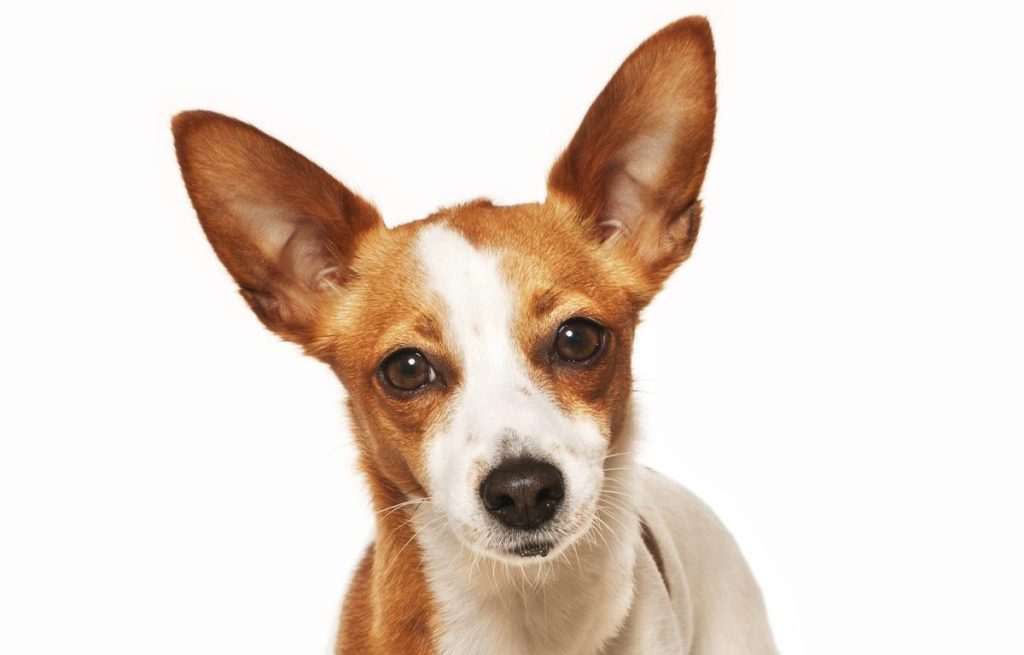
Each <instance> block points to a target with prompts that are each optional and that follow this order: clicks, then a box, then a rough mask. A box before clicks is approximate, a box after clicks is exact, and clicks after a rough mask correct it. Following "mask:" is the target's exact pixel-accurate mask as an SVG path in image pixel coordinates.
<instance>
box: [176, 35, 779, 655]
mask: <svg viewBox="0 0 1024 655" xmlns="http://www.w3.org/2000/svg"><path fill="white" fill-rule="evenodd" d="M715 113H716V94H715V52H714V44H713V41H712V36H711V30H710V27H709V25H708V23H707V21H706V20H705V19H704V18H701V17H690V18H685V19H683V20H680V21H677V22H675V23H672V24H671V25H668V26H667V27H665V28H664V29H662V30H661V31H659V32H658V33H656V34H654V35H653V36H652V37H650V38H649V39H648V40H647V41H645V42H644V43H643V44H642V45H640V47H639V48H637V49H636V50H635V51H634V52H633V53H632V54H631V55H630V56H629V57H628V58H627V59H626V61H625V62H624V63H623V64H622V66H621V67H620V68H619V70H618V71H617V72H616V73H615V75H614V76H613V77H612V79H611V81H610V82H609V83H608V85H607V86H606V87H605V88H604V90H603V91H602V92H601V93H600V95H599V96H598V97H597V99H596V100H595V101H594V103H593V105H592V106H591V107H590V109H589V111H588V112H587V114H586V116H585V117H584V119H583V122H582V124H581V126H580V127H579V130H578V131H577V132H576V134H575V136H573V138H572V140H571V142H570V143H569V145H568V147H567V148H566V150H565V151H564V153H563V154H562V155H561V156H560V157H559V159H558V160H557V161H556V162H555V164H554V166H553V168H552V169H551V171H550V174H549V177H548V195H547V198H546V200H545V201H544V202H543V203H534V204H523V205H515V206H497V205H494V204H493V203H491V202H490V201H487V200H475V201H471V202H467V203H465V204H462V205H458V206H454V207H449V208H446V209H442V210H440V211H438V212H436V213H435V214H433V215H430V216H428V217H426V218H424V219H422V220H418V221H414V222H411V223H406V224H404V225H399V226H397V227H394V228H390V229H389V228H387V227H386V226H385V225H384V223H383V221H382V219H381V217H380V215H379V214H378V212H377V210H376V209H375V208H374V207H373V205H371V204H370V203H369V202H367V201H366V200H364V199H363V198H361V197H359V196H358V195H356V194H355V193H353V192H352V191H350V190H349V189H348V188H347V187H345V186H344V185H342V184H341V183H339V182H338V181H336V180H335V179H334V178H332V177H331V176H330V175H329V174H328V173H326V172H325V171H324V170H323V169H322V168H320V167H319V166H317V165H316V164H314V163H312V162H311V161H309V160H308V159H306V158H305V157H303V156H302V155H300V154H298V153H297V152H296V151H294V150H292V149H290V148H289V147H288V146H286V145H284V144H282V143H281V142H279V141H277V140H275V139H273V138H272V137H270V136H268V135H266V134H264V133H262V132H260V131H259V130H257V129H256V128H254V127H252V126H250V125H247V124H245V123H242V122H240V121H237V120H235V119H232V118H229V117H226V116H222V115H219V114H215V113H212V112H207V111H188V112H183V113H181V114H179V115H177V116H176V117H175V118H174V119H173V123H172V128H173V134H174V139H175V148H176V151H177V156H178V162H179V164H180V167H181V173H182V176H183V177H184V181H185V186H186V188H187V190H188V193H189V196H190V197H191V200H192V203H193V205H194V207H195V210H196V212H197V214H198V216H199V220H200V222H201V224H202V227H203V229H204V231H205V233H206V235H207V237H208V239H209V242H210V244H211V245H212V246H213V249H214V250H215V251H216V254H217V255H218V257H219V258H220V260H221V261H222V262H223V264H224V266H225V267H226V268H227V270H228V272H229V273H230V274H231V276H232V277H233V278H234V280H235V281H236V282H237V284H238V286H239V288H240V292H241V295H242V297H243V298H244V299H245V301H246V302H247V303H248V304H249V306H250V307H251V308H252V310H253V312H255V314H256V316H257V317H258V318H259V319H260V320H261V321H262V322H263V323H264V324H265V325H266V326H267V327H268V328H269V329H270V330H272V331H273V332H275V333H276V334H278V335H280V336H281V337H283V338H284V339H287V340H289V341H293V342H295V343H297V344H299V345H300V346H301V347H302V348H303V349H304V351H305V352H306V353H307V354H309V355H311V356H313V357H316V358H317V359H320V360H322V361H323V362H325V363H326V364H327V365H328V366H330V367H331V369H332V370H333V371H334V373H335V374H336V375H337V377H338V378H339V380H340V381H341V383H342V385H343V386H344V388H345V390H346V392H347V398H348V400H347V409H348V413H349V416H350V419H351V424H352V428H353V434H354V438H355V441H356V444H357V446H358V457H359V464H360V468H361V469H362V473H363V475H364V476H365V478H366V482H367V484H368V485H369V490H370V493H371V497H372V499H373V505H374V507H375V509H376V511H377V515H376V524H377V533H376V537H375V540H374V542H373V544H372V545H371V546H370V547H369V549H368V551H367V553H366V555H365V557H364V558H363V560H362V563H361V564H359V566H358V568H357V570H356V572H355V575H354V578H353V580H352V582H351V586H350V589H349V591H348V594H347V596H346V599H345V601H344V604H343V608H342V612H341V621H340V626H339V630H338V637H337V642H336V645H335V648H336V652H338V653H351V654H359V655H363V654H378V653H380V654H388V655H394V654H401V655H421V654H422V655H426V654H436V653H444V654H454V655H467V654H472V655H478V654H479V655H489V654H493V655H545V654H555V653H558V654H562V653H574V654H590V653H643V654H647V655H650V654H661V653H690V654H693V655H712V654H714V655H720V654H739V653H743V654H748V653H750V654H752V653H756V654H761V653H774V652H775V646H774V643H773V638H772V635H771V630H770V628H769V624H768V620H767V616H766V610H765V607H764V603H763V600H762V596H761V592H760V590H759V588H758V586H757V583H756V582H755V580H754V578H753V576H752V575H751V573H750V570H749V567H748V566H747V564H746V562H745V561H744V559H743V557H742V555H741V553H740V551H739V549H738V547H737V545H736V543H735V542H734V540H733V539H732V537H731V536H730V535H729V533H728V532H727V531H726V529H725V528H724V527H723V526H722V524H721V523H720V522H719V521H718V519H717V518H716V517H715V516H714V514H713V513H712V512H711V511H710V510H709V509H708V508H707V507H706V506H705V505H704V504H703V503H702V502H701V501H700V500H698V499H697V498H696V497H694V496H693V495H692V494H691V493H690V492H688V491H687V490H686V489H684V488H683V487H681V486H679V485H677V484H676V483H674V482H671V481H669V480H668V479H666V478H665V477H663V476H661V475H660V474H658V473H655V472H654V471H652V470H650V469H647V468H645V467H642V466H640V465H638V464H637V463H636V462H635V460H634V458H633V456H632V450H633V447H634V442H635V440H636V438H637V437H636V432H637V429H636V427H635V421H634V419H633V412H632V411H631V401H630V392H631V386H632V379H631V369H630V356H631V350H632V344H633V337H634V332H635V329H636V326H637V322H638V316H639V313H640V312H641V310H642V309H643V308H644V307H645V306H646V305H647V304H648V303H649V302H650V301H651V299H652V298H653V297H654V295H655V294H656V293H657V292H658V290H659V289H660V287H661V286H662V284H663V282H664V281H665V279H666V278H667V277H668V276H669V275H670V274H671V273H672V271H673V270H674V269H675V268H676V267H677V266H678V265H679V264H681V263H682V262H683V261H684V260H686V259H687V258H688V257H689V255H690V253H691V250H692V248H693V245H694V241H695V239H696V237H697V231H698V228H699V226H700V221H701V204H700V201H699V199H698V195H699V191H700V188H701V184H702V182H703V179H704V174H705V170H706V168H707V164H708V159H709V157H710V152H711V144H712V136H713V131H714V122H715Z"/></svg>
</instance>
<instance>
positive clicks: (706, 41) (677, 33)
mask: <svg viewBox="0 0 1024 655" xmlns="http://www.w3.org/2000/svg"><path fill="white" fill-rule="evenodd" d="M660 33H661V34H664V35H666V36H671V37H672V38H674V39H678V40H681V41H693V42H696V43H698V44H700V45H701V46H702V47H703V48H704V49H705V50H708V51H710V52H714V50H715V40H714V37H713V36H712V34H711V22H710V21H708V18H707V16H687V17H686V18H680V19H679V20H677V21H675V22H674V23H669V24H668V25H666V26H665V27H664V28H662V30H661V32H660Z"/></svg>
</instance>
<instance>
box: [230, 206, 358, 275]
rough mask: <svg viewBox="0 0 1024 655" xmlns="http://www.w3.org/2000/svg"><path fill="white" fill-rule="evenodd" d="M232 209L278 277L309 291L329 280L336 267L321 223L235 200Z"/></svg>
mask: <svg viewBox="0 0 1024 655" xmlns="http://www.w3.org/2000/svg"><path fill="white" fill-rule="evenodd" d="M231 210H232V211H233V212H234V213H235V214H236V215H237V216H238V217H240V218H241V219H242V220H241V222H242V227H243V229H244V230H245V231H246V233H247V235H248V237H249V239H250V240H251V242H252V243H253V245H255V246H256V248H257V249H259V251H260V252H261V253H262V254H263V256H264V257H265V258H266V259H267V261H269V262H272V263H273V265H274V268H275V269H276V271H274V273H276V276H277V277H279V278H281V277H284V278H286V279H292V280H294V281H296V282H298V283H300V284H301V285H302V286H304V287H306V288H307V289H311V290H319V289H323V288H327V286H329V285H330V284H331V283H332V277H333V275H334V274H336V273H337V272H338V270H339V267H338V265H337V261H336V259H335V258H334V257H332V253H331V252H330V249H329V244H330V242H329V239H328V236H327V231H326V230H325V229H324V226H323V223H322V222H320V221H318V220H316V219H314V218H309V217H304V216H297V215H295V214H294V212H293V211H290V210H289V209H287V208H283V207H273V206H264V205H258V204H252V203H240V202H236V203H232V204H231ZM282 281H283V280H282Z"/></svg>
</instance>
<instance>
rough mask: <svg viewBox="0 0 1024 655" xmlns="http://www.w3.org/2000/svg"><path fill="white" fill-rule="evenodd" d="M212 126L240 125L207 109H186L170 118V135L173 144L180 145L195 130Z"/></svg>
mask: <svg viewBox="0 0 1024 655" xmlns="http://www.w3.org/2000/svg"><path fill="white" fill-rule="evenodd" d="M214 124H220V125H232V124H241V121H239V120H237V119H235V118H231V117H230V116H225V115H224V114H218V113H217V112H215V111H210V110H208V109H187V110H185V111H181V112H178V113H177V114H175V115H174V116H173V117H172V118H171V133H172V134H173V135H174V142H175V143H176V144H178V145H181V144H182V143H183V142H184V141H185V140H186V139H187V138H188V137H189V135H190V134H192V133H193V132H195V131H196V130H197V129H200V128H202V127H204V126H209V125H214Z"/></svg>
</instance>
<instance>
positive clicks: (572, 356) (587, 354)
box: [555, 318, 604, 362]
mask: <svg viewBox="0 0 1024 655" xmlns="http://www.w3.org/2000/svg"><path fill="white" fill-rule="evenodd" d="M603 336H604V328H602V327H601V326H600V325H598V324H597V323H595V322H593V321H590V320H587V319H585V318H573V319H570V320H568V321H566V322H565V323H562V325H561V327H559V328H558V334H557V336H556V337H555V354H556V355H557V356H558V357H559V358H561V359H563V360H566V361H570V362H582V361H586V360H588V359H590V358H591V357H593V356H594V355H596V354H597V351H598V350H600V349H601V342H602V337H603Z"/></svg>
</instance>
